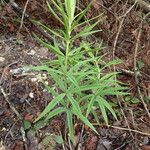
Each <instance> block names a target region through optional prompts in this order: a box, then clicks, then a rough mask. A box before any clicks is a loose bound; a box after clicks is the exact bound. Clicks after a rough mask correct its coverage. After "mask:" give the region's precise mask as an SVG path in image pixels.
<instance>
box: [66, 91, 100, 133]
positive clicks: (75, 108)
mask: <svg viewBox="0 0 150 150" xmlns="http://www.w3.org/2000/svg"><path fill="white" fill-rule="evenodd" d="M67 98H68V99H69V101H70V102H71V104H72V110H73V113H74V114H75V115H76V116H77V117H79V118H80V119H81V121H83V122H84V123H85V124H86V125H87V126H89V127H90V128H91V129H92V130H93V131H94V132H95V133H97V134H98V132H97V131H96V129H95V128H94V126H93V125H92V124H91V123H90V122H89V120H88V119H87V118H86V117H84V116H83V114H82V112H81V109H80V106H79V104H78V102H77V101H76V100H75V99H74V98H73V97H72V96H71V94H67Z"/></svg>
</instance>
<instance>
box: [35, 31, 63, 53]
mask: <svg viewBox="0 0 150 150" xmlns="http://www.w3.org/2000/svg"><path fill="white" fill-rule="evenodd" d="M33 34H34V33H33ZM34 36H35V38H36V39H37V41H39V42H40V43H41V44H42V45H43V46H44V47H46V48H48V49H49V50H51V51H52V52H54V53H56V54H58V55H61V56H64V54H63V53H62V52H61V51H60V50H58V49H57V48H56V47H54V46H52V45H51V44H50V43H47V42H45V41H43V40H42V39H40V38H39V37H38V36H37V35H36V34H34Z"/></svg>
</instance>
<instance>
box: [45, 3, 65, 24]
mask: <svg viewBox="0 0 150 150" xmlns="http://www.w3.org/2000/svg"><path fill="white" fill-rule="evenodd" d="M47 6H48V9H49V11H50V12H51V13H52V14H53V15H54V17H55V18H56V19H57V20H58V21H59V22H60V23H61V24H62V25H64V23H63V21H62V20H61V19H60V17H58V15H57V14H56V13H55V11H54V10H53V9H52V7H51V6H50V4H49V2H47Z"/></svg>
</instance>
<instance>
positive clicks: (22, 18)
mask: <svg viewBox="0 0 150 150" xmlns="http://www.w3.org/2000/svg"><path fill="white" fill-rule="evenodd" d="M29 1H30V0H27V1H26V3H25V6H24V9H23V12H22V17H21V23H20V27H19V32H20V30H21V28H22V25H23V20H24V17H25V12H26V9H27V6H28V3H29Z"/></svg>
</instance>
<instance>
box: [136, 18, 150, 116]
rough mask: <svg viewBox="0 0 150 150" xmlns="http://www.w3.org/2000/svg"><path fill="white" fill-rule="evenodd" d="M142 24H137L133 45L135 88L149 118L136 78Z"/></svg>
mask: <svg viewBox="0 0 150 150" xmlns="http://www.w3.org/2000/svg"><path fill="white" fill-rule="evenodd" d="M142 25H143V22H142V21H141V24H140V26H139V32H138V35H137V41H136V45H135V51H134V73H135V82H136V85H137V90H138V94H139V97H140V99H141V101H142V103H143V106H144V108H145V110H146V112H147V114H148V117H149V119H150V113H149V110H148V108H147V104H146V103H145V101H144V99H143V96H142V93H141V89H140V86H139V79H138V68H137V54H138V49H139V44H140V38H141V34H142Z"/></svg>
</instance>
